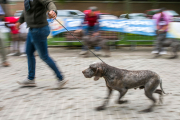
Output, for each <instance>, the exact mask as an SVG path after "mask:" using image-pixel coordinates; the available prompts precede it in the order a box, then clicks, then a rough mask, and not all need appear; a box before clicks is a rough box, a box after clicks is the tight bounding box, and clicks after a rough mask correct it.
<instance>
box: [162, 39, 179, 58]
mask: <svg viewBox="0 0 180 120" xmlns="http://www.w3.org/2000/svg"><path fill="white" fill-rule="evenodd" d="M162 47H171V52H172V56H171V57H170V58H169V59H175V58H178V54H177V52H178V51H179V48H180V42H179V41H178V40H177V39H175V38H166V39H165V41H163V42H162Z"/></svg>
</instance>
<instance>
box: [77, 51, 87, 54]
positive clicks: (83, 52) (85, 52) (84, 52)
mask: <svg viewBox="0 0 180 120" xmlns="http://www.w3.org/2000/svg"><path fill="white" fill-rule="evenodd" d="M87 53H88V51H81V52H80V53H79V54H80V55H85V54H87Z"/></svg>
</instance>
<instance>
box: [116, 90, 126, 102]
mask: <svg viewBox="0 0 180 120" xmlns="http://www.w3.org/2000/svg"><path fill="white" fill-rule="evenodd" d="M127 91H128V89H121V90H120V91H119V93H120V96H119V98H118V100H117V102H116V103H117V104H123V103H127V102H128V101H127V100H121V98H122V97H123V96H124V95H125V94H126V93H127Z"/></svg>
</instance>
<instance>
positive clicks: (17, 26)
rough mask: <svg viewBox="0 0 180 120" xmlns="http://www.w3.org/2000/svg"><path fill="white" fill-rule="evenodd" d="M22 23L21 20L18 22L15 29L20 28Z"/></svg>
mask: <svg viewBox="0 0 180 120" xmlns="http://www.w3.org/2000/svg"><path fill="white" fill-rule="evenodd" d="M20 25H21V23H20V22H17V23H16V24H15V29H17V30H19V26H20Z"/></svg>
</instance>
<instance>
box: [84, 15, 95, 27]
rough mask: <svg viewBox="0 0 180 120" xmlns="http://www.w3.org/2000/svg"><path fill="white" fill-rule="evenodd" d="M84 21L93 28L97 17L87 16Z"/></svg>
mask: <svg viewBox="0 0 180 120" xmlns="http://www.w3.org/2000/svg"><path fill="white" fill-rule="evenodd" d="M86 21H87V22H88V25H89V26H94V25H95V23H97V21H98V15H94V16H90V15H88V14H87V16H86Z"/></svg>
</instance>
